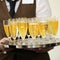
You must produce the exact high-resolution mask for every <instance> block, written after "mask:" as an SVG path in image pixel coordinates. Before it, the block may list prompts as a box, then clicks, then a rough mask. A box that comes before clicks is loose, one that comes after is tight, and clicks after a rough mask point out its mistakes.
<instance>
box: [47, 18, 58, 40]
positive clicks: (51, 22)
mask: <svg viewBox="0 0 60 60" xmlns="http://www.w3.org/2000/svg"><path fill="white" fill-rule="evenodd" d="M57 32H58V20H57V19H56V18H55V17H51V18H49V19H48V33H49V34H50V39H51V40H55V36H56V34H57Z"/></svg>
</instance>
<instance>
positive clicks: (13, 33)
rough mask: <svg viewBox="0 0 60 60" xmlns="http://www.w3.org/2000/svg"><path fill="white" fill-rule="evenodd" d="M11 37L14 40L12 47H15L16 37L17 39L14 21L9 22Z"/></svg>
mask: <svg viewBox="0 0 60 60" xmlns="http://www.w3.org/2000/svg"><path fill="white" fill-rule="evenodd" d="M11 22H12V23H11V37H12V38H13V39H14V45H16V37H17V22H16V19H12V20H11Z"/></svg>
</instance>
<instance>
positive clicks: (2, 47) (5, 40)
mask: <svg viewBox="0 0 60 60" xmlns="http://www.w3.org/2000/svg"><path fill="white" fill-rule="evenodd" d="M9 43H13V41H12V40H9V39H8V38H3V39H1V40H0V50H2V49H4V44H9Z"/></svg>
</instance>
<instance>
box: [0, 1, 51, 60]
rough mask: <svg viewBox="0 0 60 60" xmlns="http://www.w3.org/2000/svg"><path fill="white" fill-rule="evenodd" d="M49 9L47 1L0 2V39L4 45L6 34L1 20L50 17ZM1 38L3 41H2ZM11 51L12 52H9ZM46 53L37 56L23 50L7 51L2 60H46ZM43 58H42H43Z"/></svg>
mask: <svg viewBox="0 0 60 60" xmlns="http://www.w3.org/2000/svg"><path fill="white" fill-rule="evenodd" d="M50 16H51V9H50V6H49V2H48V0H0V39H1V41H3V43H5V41H6V39H4V37H6V34H5V32H4V29H3V20H8V19H10V18H19V17H20V18H21V17H27V18H32V17H46V18H48V17H50ZM2 38H3V39H2ZM11 51H14V53H13V52H11ZM47 55H48V54H47V53H46V52H45V53H42V54H38V53H36V52H34V51H30V50H24V49H13V50H9V53H8V54H6V56H5V59H4V60H9V59H10V60H28V59H30V60H40V59H41V60H47V59H49V56H48V58H47ZM43 56H44V57H43Z"/></svg>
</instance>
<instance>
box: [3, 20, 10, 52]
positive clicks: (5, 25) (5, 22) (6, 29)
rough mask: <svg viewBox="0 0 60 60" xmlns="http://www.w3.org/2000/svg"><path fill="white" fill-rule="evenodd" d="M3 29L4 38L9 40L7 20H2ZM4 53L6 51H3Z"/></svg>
mask: <svg viewBox="0 0 60 60" xmlns="http://www.w3.org/2000/svg"><path fill="white" fill-rule="evenodd" d="M3 27H4V31H5V34H6V36H7V37H8V38H9V39H10V31H9V20H3ZM8 44H9V43H8ZM6 46H7V45H6ZM3 51H4V50H3ZM4 52H6V51H4Z"/></svg>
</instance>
